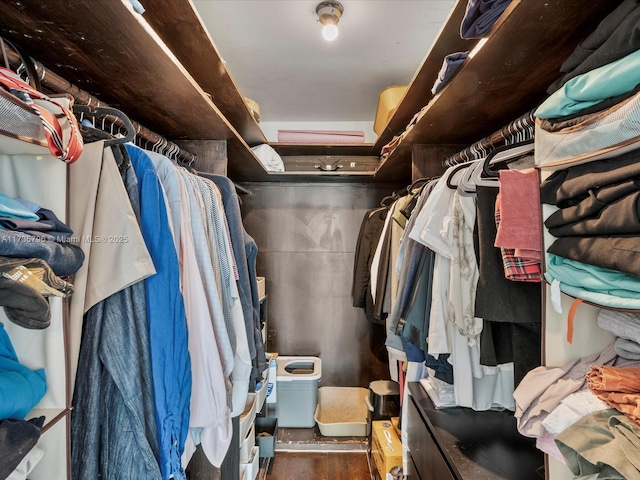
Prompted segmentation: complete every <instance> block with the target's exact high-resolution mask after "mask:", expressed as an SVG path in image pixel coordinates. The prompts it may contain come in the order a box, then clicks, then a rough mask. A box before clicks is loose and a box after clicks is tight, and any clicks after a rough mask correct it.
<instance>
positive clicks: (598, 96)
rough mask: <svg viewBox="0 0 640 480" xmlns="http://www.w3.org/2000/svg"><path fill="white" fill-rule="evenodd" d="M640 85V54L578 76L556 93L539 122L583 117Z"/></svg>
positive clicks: (544, 106) (539, 110)
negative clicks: (544, 119) (590, 108)
mask: <svg viewBox="0 0 640 480" xmlns="http://www.w3.org/2000/svg"><path fill="white" fill-rule="evenodd" d="M638 84H640V50H638V51H636V52H633V53H631V54H629V55H627V56H626V57H623V58H621V59H620V60H616V61H615V62H611V63H609V64H607V65H604V66H602V67H599V68H596V69H594V70H591V71H590V72H587V73H584V74H582V75H578V76H577V77H574V78H572V79H571V80H569V81H568V82H567V83H565V84H564V85H563V86H562V88H560V89H559V90H557V91H556V92H554V93H553V94H552V95H551V96H549V98H547V99H546V100H545V101H544V102H543V103H542V104H541V105H540V106H539V107H538V108H537V109H536V111H535V113H534V115H535V116H536V117H537V118H558V117H564V116H567V115H573V114H576V113H580V112H581V111H583V110H584V109H585V108H588V107H591V106H593V105H596V104H598V103H600V102H601V101H603V100H605V99H607V98H610V97H615V96H617V95H622V94H625V93H628V92H631V91H632V90H633V89H634V88H635V87H636V85H638Z"/></svg>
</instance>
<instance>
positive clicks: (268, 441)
mask: <svg viewBox="0 0 640 480" xmlns="http://www.w3.org/2000/svg"><path fill="white" fill-rule="evenodd" d="M265 434H267V435H265ZM277 437H278V419H277V418H273V417H256V445H258V447H259V448H260V456H261V457H273V456H274V455H275V453H276V439H277Z"/></svg>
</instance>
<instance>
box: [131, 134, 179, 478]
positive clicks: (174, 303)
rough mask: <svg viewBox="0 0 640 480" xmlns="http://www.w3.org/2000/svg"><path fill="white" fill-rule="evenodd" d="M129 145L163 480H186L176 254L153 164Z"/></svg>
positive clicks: (139, 151)
mask: <svg viewBox="0 0 640 480" xmlns="http://www.w3.org/2000/svg"><path fill="white" fill-rule="evenodd" d="M126 147H127V152H128V153H129V155H130V157H131V164H132V165H133V168H134V171H135V173H136V176H137V177H138V191H139V192H140V208H141V212H140V219H141V230H142V236H143V237H144V240H145V242H146V244H147V249H148V250H149V254H150V255H151V258H152V259H153V263H154V265H155V267H156V271H157V273H156V274H155V275H153V276H151V277H149V278H147V279H146V280H145V286H146V289H147V318H148V320H149V337H150V347H151V370H152V374H153V388H154V394H155V403H156V420H157V423H158V433H159V445H160V451H159V455H160V470H161V471H162V478H163V479H168V478H169V477H171V476H173V478H174V479H176V480H180V479H185V478H186V476H185V473H184V469H183V468H182V464H181V456H182V453H183V452H184V445H185V441H186V439H187V434H188V432H189V400H190V397H191V361H190V358H189V351H188V347H187V322H186V318H185V310H184V303H183V299H182V294H181V293H180V272H179V266H178V255H177V253H176V249H175V246H174V243H173V237H172V235H171V230H170V227H169V218H168V214H167V209H166V206H165V201H164V196H163V192H162V185H161V184H160V180H159V179H158V176H157V174H156V171H155V169H154V168H153V163H152V162H151V159H149V157H148V155H147V154H146V153H145V152H144V151H143V150H142V149H140V148H138V147H136V146H134V145H130V144H127V146H126Z"/></svg>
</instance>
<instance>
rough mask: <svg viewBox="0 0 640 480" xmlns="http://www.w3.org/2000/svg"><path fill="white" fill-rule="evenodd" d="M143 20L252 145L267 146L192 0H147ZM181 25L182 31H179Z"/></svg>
mask: <svg viewBox="0 0 640 480" xmlns="http://www.w3.org/2000/svg"><path fill="white" fill-rule="evenodd" d="M144 7H145V9H146V10H145V12H144V15H143V18H144V19H145V20H146V21H147V22H148V23H149V25H151V27H152V28H153V29H154V30H155V32H156V33H157V34H158V35H159V36H160V38H161V39H162V41H163V42H164V43H165V44H166V45H167V46H168V47H169V48H170V49H171V51H172V52H173V54H174V55H175V56H176V57H177V58H178V60H179V61H180V63H182V65H183V66H184V67H185V68H186V69H187V71H188V72H189V73H190V74H191V76H193V78H194V79H195V80H196V82H198V84H199V85H200V87H201V88H202V89H203V90H204V91H205V92H207V93H208V94H209V95H211V98H212V100H213V103H215V105H216V107H218V108H219V109H220V111H221V112H222V114H223V115H224V116H225V118H226V119H227V120H228V121H229V123H231V125H233V127H234V128H235V129H236V130H237V131H238V133H239V134H240V136H241V137H242V138H243V139H244V141H245V142H247V144H249V146H252V147H253V146H255V145H259V144H261V143H267V139H266V137H265V136H264V133H263V132H262V130H261V129H260V127H259V125H258V123H257V122H256V121H255V119H254V118H253V116H252V115H251V112H250V110H249V108H248V107H247V104H246V103H245V101H244V98H243V97H242V95H241V94H240V91H239V89H238V86H237V85H236V83H235V82H234V80H233V78H232V77H231V75H230V73H229V71H228V70H227V67H226V66H225V65H224V63H223V61H222V58H221V57H220V54H219V53H218V50H217V49H216V47H215V44H214V43H213V41H212V40H211V37H210V36H209V32H207V29H206V27H205V26H204V24H203V22H202V19H201V18H200V16H199V15H198V13H197V11H196V10H195V9H194V7H193V3H192V2H190V1H189V0H145V2H144ZM177 26H179V28H176V27H177Z"/></svg>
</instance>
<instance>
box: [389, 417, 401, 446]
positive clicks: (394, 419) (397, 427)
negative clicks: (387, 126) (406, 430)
mask: <svg viewBox="0 0 640 480" xmlns="http://www.w3.org/2000/svg"><path fill="white" fill-rule="evenodd" d="M391 425H393V428H394V429H395V431H396V433H397V434H398V438H400V441H402V431H401V430H400V417H391Z"/></svg>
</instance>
